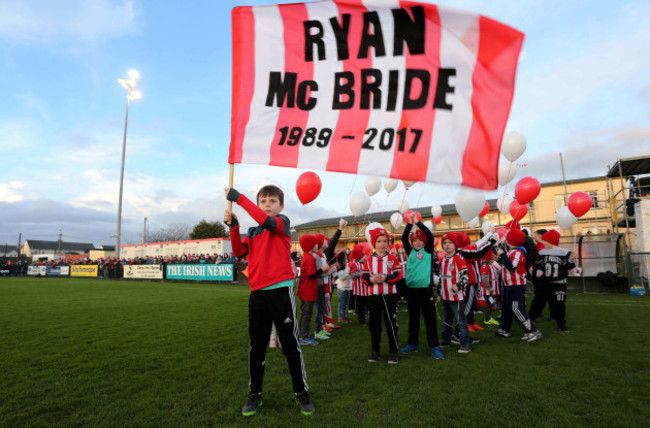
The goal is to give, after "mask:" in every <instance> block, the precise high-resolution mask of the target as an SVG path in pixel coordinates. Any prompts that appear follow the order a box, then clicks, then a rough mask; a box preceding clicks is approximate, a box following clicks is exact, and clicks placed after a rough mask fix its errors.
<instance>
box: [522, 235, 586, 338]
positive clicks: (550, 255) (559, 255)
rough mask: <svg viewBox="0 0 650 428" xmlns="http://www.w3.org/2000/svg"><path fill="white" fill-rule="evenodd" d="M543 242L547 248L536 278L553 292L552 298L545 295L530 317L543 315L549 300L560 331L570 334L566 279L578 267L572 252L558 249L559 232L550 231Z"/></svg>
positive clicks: (540, 261) (543, 237)
mask: <svg viewBox="0 0 650 428" xmlns="http://www.w3.org/2000/svg"><path fill="white" fill-rule="evenodd" d="M542 241H543V242H544V244H545V248H544V249H542V250H541V251H540V252H539V254H538V259H537V264H536V272H535V274H536V277H537V278H538V279H539V280H542V281H543V285H542V286H543V287H546V288H549V289H550V290H552V293H553V294H552V296H553V297H552V298H548V297H547V296H548V294H545V295H543V296H542V297H546V299H544V298H543V299H542V300H541V301H540V302H539V304H538V305H535V306H533V305H531V308H530V317H531V318H532V319H533V320H535V319H536V318H537V317H539V315H540V314H541V312H542V310H543V309H544V306H545V305H546V300H547V299H548V303H549V307H551V308H553V310H552V312H553V314H554V315H555V320H556V322H557V328H558V330H559V331H563V332H568V331H569V329H568V327H567V326H566V294H567V293H566V290H567V288H566V278H567V276H568V274H569V271H570V270H572V269H574V268H575V267H576V264H575V261H574V260H573V259H572V257H571V251H569V250H567V249H565V248H561V247H558V244H559V243H560V233H559V232H558V231H557V230H553V229H551V230H549V231H548V232H546V233H545V234H544V235H542Z"/></svg>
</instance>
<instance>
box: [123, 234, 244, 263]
mask: <svg viewBox="0 0 650 428" xmlns="http://www.w3.org/2000/svg"><path fill="white" fill-rule="evenodd" d="M231 251H232V246H231V245H230V238H210V239H191V240H188V241H171V242H152V243H147V244H135V245H123V246H121V247H120V256H121V257H122V258H126V259H134V258H136V257H140V258H143V257H166V256H182V255H183V254H188V255H189V254H206V255H207V254H219V255H224V254H228V253H230V252H231Z"/></svg>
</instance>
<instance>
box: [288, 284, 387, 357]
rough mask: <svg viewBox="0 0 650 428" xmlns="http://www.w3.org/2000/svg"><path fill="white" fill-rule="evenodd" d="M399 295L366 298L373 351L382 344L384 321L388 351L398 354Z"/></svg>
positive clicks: (377, 349)
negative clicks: (382, 323)
mask: <svg viewBox="0 0 650 428" xmlns="http://www.w3.org/2000/svg"><path fill="white" fill-rule="evenodd" d="M397 299H398V297H397V294H380V295H372V296H368V297H366V305H368V312H369V314H370V316H369V320H368V324H369V325H368V327H369V328H370V344H371V347H372V350H373V351H377V352H379V348H380V346H379V345H380V343H381V321H382V319H383V320H384V325H385V327H386V334H387V335H388V350H389V352H390V353H391V354H396V353H397V349H398V344H397ZM283 346H284V345H283Z"/></svg>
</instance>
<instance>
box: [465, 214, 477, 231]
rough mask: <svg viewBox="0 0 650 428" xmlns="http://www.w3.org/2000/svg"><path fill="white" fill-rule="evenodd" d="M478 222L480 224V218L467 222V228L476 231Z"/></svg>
mask: <svg viewBox="0 0 650 428" xmlns="http://www.w3.org/2000/svg"><path fill="white" fill-rule="evenodd" d="M478 222H479V220H478V216H476V217H474V218H473V219H471V220H470V221H468V222H467V227H469V228H470V229H474V228H475V227H476V226H478Z"/></svg>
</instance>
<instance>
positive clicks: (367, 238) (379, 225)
mask: <svg viewBox="0 0 650 428" xmlns="http://www.w3.org/2000/svg"><path fill="white" fill-rule="evenodd" d="M378 227H379V228H383V227H384V226H382V225H381V223H376V222H375V223H370V224H369V225H368V227H366V241H368V242H369V243H370V242H371V241H370V231H371V230H373V229H377V228H378Z"/></svg>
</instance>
